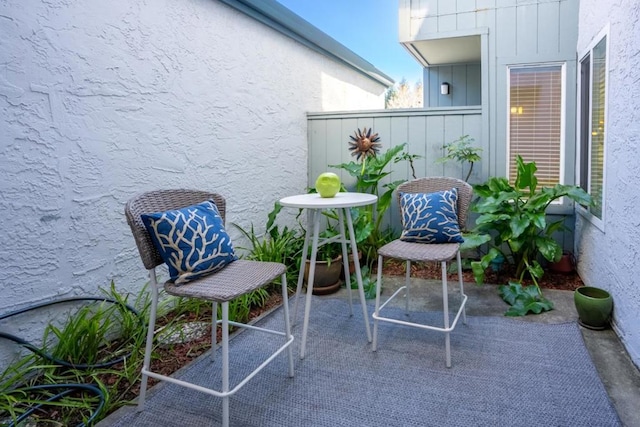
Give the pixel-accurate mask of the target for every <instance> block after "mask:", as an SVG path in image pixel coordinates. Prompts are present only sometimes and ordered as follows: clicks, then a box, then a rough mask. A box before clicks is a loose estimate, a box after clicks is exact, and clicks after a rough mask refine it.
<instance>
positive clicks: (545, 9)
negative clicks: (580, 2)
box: [536, 3, 560, 55]
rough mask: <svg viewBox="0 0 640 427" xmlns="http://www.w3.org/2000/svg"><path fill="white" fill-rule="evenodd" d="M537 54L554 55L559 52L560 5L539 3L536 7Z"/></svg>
mask: <svg viewBox="0 0 640 427" xmlns="http://www.w3.org/2000/svg"><path fill="white" fill-rule="evenodd" d="M536 33H537V35H538V53H540V54H550V55H555V54H558V53H559V52H560V4H559V3H541V4H540V5H539V6H538V26H537V29H536Z"/></svg>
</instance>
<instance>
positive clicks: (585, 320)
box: [573, 286, 613, 330]
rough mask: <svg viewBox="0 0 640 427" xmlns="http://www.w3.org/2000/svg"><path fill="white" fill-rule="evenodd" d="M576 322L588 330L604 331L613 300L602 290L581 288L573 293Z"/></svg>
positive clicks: (590, 287) (589, 287) (607, 324)
mask: <svg viewBox="0 0 640 427" xmlns="http://www.w3.org/2000/svg"><path fill="white" fill-rule="evenodd" d="M573 301H574V302H575V304H576V310H577V311H578V322H579V323H580V324H581V325H582V326H584V327H585V328H589V329H597V330H600V329H605V328H606V327H607V326H609V319H610V318H611V312H612V311H613V298H612V297H611V295H610V294H609V292H607V291H605V290H604V289H600V288H594V287H592V286H581V287H579V288H578V289H576V290H575V292H574V293H573Z"/></svg>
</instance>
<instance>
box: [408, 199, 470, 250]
mask: <svg viewBox="0 0 640 427" xmlns="http://www.w3.org/2000/svg"><path fill="white" fill-rule="evenodd" d="M400 209H401V211H402V234H401V235H400V240H404V241H406V242H417V243H462V242H464V239H463V238H462V234H461V233H460V225H459V224H458V189H457V188H452V189H451V190H445V191H438V192H435V193H401V194H400Z"/></svg>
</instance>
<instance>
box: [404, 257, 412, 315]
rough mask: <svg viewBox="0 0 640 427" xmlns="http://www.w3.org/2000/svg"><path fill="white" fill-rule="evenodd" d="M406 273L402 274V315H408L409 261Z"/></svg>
mask: <svg viewBox="0 0 640 427" xmlns="http://www.w3.org/2000/svg"><path fill="white" fill-rule="evenodd" d="M406 268H407V271H406V272H405V274H404V277H405V278H404V314H405V315H407V316H408V315H409V292H410V289H411V261H409V260H407V263H406Z"/></svg>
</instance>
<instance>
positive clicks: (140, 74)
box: [0, 0, 385, 347]
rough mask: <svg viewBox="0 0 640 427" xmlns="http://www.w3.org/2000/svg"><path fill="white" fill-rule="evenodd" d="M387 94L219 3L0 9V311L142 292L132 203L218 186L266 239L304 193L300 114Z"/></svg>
mask: <svg viewBox="0 0 640 427" xmlns="http://www.w3.org/2000/svg"><path fill="white" fill-rule="evenodd" d="M384 89H385V88H384V87H383V86H382V85H381V84H379V83H378V82H375V81H372V80H371V79H369V78H367V77H365V76H363V75H361V74H360V73H358V72H356V71H354V70H353V69H351V68H348V67H346V66H344V65H342V64H339V63H337V62H335V61H332V60H330V59H328V58H326V57H324V56H321V55H319V54H317V53H315V52H313V51H312V50H310V49H308V48H306V47H304V46H302V45H301V44H299V43H296V42H295V41H293V40H291V39H289V38H286V37H285V36H283V35H281V34H279V33H277V32H275V31H273V30H271V29H270V28H268V27H266V26H264V25H262V24H260V23H258V22H257V21H255V20H253V19H250V18H248V17H247V16H245V15H243V14H241V13H239V12H237V11H235V10H233V9H231V8H229V7H227V6H225V5H223V4H221V3H219V2H218V1H216V0H181V1H176V0H164V1H163V0H154V1H145V0H114V1H108V2H95V1H83V0H51V1H46V2H41V1H23V0H5V1H3V2H1V3H0V111H1V116H0V168H1V171H2V173H1V176H2V179H1V180H0V190H1V191H0V210H1V211H2V213H3V215H2V216H3V220H2V221H1V222H0V233H1V234H2V236H3V240H4V241H5V244H3V245H2V246H1V247H0V259H1V260H2V266H1V267H0V268H1V271H2V275H1V279H0V295H2V297H1V298H0V313H4V312H8V311H10V310H12V309H15V308H17V307H23V306H26V305H28V304H30V303H33V302H36V301H42V300H50V299H53V298H54V297H56V296H71V295H97V294H99V291H98V288H99V287H103V288H107V287H108V285H109V283H110V281H111V280H114V281H115V283H116V286H117V287H118V288H119V289H126V290H129V291H132V292H138V291H139V290H140V289H141V287H142V286H143V285H144V283H145V282H146V281H147V280H148V279H147V276H146V272H145V270H144V268H143V266H142V263H141V262H140V260H139V258H138V255H137V250H136V248H135V244H134V241H133V238H132V236H131V234H130V231H129V229H128V226H127V224H126V221H125V218H124V214H123V208H124V204H125V202H126V201H127V199H129V198H130V197H131V196H132V195H133V194H135V193H137V192H140V191H144V190H149V189H155V188H176V187H194V188H201V189H207V190H214V191H217V192H220V193H221V194H223V195H225V196H226V198H227V206H228V210H227V212H228V220H229V221H233V222H238V223H240V224H241V225H243V226H245V227H246V226H248V225H249V224H250V223H254V224H255V225H256V226H257V228H258V229H261V228H262V227H263V226H264V224H265V222H266V219H267V213H268V212H269V211H270V210H271V208H272V206H273V203H274V201H276V200H277V199H279V198H281V197H283V196H286V195H290V194H293V193H299V192H301V191H305V188H306V184H307V164H308V163H307V152H308V149H307V119H306V115H305V113H306V112H307V111H325V110H353V109H376V108H384ZM230 231H231V232H233V230H232V229H230ZM235 235H236V236H237V233H235ZM237 237H239V236H237ZM165 277H166V276H165ZM23 322H24V323H22V324H21V325H19V326H16V327H18V328H19V329H20V330H22V332H25V331H27V330H29V329H30V325H29V324H28V323H29V322H28V317H27V319H23ZM12 328H13V327H12ZM5 344H6V343H5V342H1V343H0V347H3V346H5Z"/></svg>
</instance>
